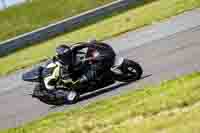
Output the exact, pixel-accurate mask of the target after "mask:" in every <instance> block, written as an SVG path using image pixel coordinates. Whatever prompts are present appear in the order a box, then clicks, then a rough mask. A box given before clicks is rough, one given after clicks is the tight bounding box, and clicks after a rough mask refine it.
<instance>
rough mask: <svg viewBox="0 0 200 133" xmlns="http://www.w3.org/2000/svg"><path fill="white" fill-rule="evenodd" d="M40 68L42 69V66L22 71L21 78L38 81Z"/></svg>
mask: <svg viewBox="0 0 200 133" xmlns="http://www.w3.org/2000/svg"><path fill="white" fill-rule="evenodd" d="M42 70H43V67H42V66H39V67H36V68H33V69H32V70H30V71H28V72H26V73H24V74H23V75H22V79H23V80H24V81H28V82H40V80H41V72H42Z"/></svg>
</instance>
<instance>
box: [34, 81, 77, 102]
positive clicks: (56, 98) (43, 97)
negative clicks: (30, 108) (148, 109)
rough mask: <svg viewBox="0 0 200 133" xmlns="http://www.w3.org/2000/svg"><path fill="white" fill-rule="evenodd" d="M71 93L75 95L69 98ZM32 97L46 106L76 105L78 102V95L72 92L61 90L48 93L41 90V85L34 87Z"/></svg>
mask: <svg viewBox="0 0 200 133" xmlns="http://www.w3.org/2000/svg"><path fill="white" fill-rule="evenodd" d="M72 93H74V94H75V96H74V97H71V96H70V95H71V94H72ZM32 96H33V97H34V98H37V99H39V100H40V101H42V102H44V103H46V104H50V105H63V104H66V103H67V104H74V103H76V102H77V101H78V100H79V97H80V94H79V93H78V92H76V91H73V90H69V91H66V90H62V89H60V90H55V91H54V92H48V91H47V90H46V89H43V88H42V86H41V85H36V86H35V89H34V91H33V95H32Z"/></svg>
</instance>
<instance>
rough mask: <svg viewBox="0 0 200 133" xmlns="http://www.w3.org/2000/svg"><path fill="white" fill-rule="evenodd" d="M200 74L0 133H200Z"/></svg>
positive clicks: (55, 114) (128, 93) (132, 92)
mask: <svg viewBox="0 0 200 133" xmlns="http://www.w3.org/2000/svg"><path fill="white" fill-rule="evenodd" d="M199 93H200V73H193V74H191V75H187V76H184V77H180V78H178V79H176V80H170V81H165V82H163V83H161V84H160V85H159V86H154V87H145V88H144V89H138V90H135V91H130V92H126V93H125V94H123V95H121V96H115V97H113V98H110V99H106V100H102V101H98V102H96V103H93V104H90V105H89V106H86V107H82V108H77V109H73V110H70V111H66V112H61V113H54V114H51V115H49V116H47V117H45V118H43V119H41V120H38V121H34V122H32V123H29V124H26V125H25V126H22V127H19V128H14V129H9V130H5V131H2V132H0V133H15V132H16V133H21V132H23V133H40V132H42V133H53V132H57V133H66V132H67V133H81V132H84V133H89V132H92V133H99V132H101V133H107V132H114V133H122V132H123V133H132V132H133V131H134V132H138V133H141V132H142V133H151V132H166V133H167V132H170V133H173V132H174V133H175V132H177V131H181V132H187V133H188V132H194V131H196V132H199V131H200V127H199V120H200V108H199V107H200V95H199Z"/></svg>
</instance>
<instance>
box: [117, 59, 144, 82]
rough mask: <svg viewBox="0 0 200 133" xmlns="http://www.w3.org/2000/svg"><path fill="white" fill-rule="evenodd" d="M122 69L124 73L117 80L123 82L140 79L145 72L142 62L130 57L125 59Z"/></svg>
mask: <svg viewBox="0 0 200 133" xmlns="http://www.w3.org/2000/svg"><path fill="white" fill-rule="evenodd" d="M121 69H122V72H123V74H122V75H120V76H118V78H117V80H118V81H121V82H131V81H136V80H139V79H140V78H141V76H142V74H143V70H142V67H141V66H140V64H138V63H137V62H134V61H132V60H128V59H125V60H124V62H123V64H122V68H121ZM130 69H132V70H130ZM133 70H134V71H133Z"/></svg>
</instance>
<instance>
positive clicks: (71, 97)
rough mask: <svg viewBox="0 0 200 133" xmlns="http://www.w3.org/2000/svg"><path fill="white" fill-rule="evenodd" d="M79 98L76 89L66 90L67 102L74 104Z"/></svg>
mask: <svg viewBox="0 0 200 133" xmlns="http://www.w3.org/2000/svg"><path fill="white" fill-rule="evenodd" d="M79 98H80V94H79V93H78V91H74V90H70V91H66V96H65V100H66V102H67V103H68V104H74V103H76V102H78V100H79Z"/></svg>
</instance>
